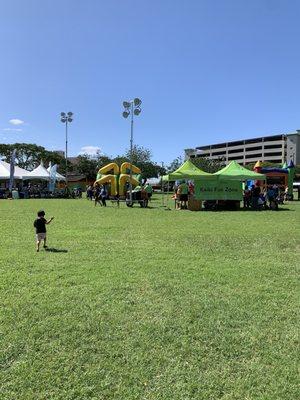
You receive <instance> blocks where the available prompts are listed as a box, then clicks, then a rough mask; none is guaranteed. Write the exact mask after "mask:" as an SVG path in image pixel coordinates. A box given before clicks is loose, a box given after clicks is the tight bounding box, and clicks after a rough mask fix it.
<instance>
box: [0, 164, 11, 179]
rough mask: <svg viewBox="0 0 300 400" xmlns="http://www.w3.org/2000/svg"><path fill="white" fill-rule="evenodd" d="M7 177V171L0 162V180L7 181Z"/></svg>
mask: <svg viewBox="0 0 300 400" xmlns="http://www.w3.org/2000/svg"><path fill="white" fill-rule="evenodd" d="M9 175H10V174H9V171H8V170H7V168H5V166H4V165H3V164H2V161H0V179H9Z"/></svg>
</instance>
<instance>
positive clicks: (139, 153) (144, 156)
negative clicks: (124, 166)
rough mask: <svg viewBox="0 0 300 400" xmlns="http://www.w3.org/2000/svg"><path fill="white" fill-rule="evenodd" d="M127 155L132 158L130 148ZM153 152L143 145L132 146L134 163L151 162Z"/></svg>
mask: <svg viewBox="0 0 300 400" xmlns="http://www.w3.org/2000/svg"><path fill="white" fill-rule="evenodd" d="M125 157H126V158H127V159H128V160H130V149H128V150H126V152H125ZM151 158H152V152H151V150H149V149H146V148H145V147H143V146H138V145H134V146H133V148H132V163H133V164H134V165H137V166H138V164H140V163H147V162H151Z"/></svg>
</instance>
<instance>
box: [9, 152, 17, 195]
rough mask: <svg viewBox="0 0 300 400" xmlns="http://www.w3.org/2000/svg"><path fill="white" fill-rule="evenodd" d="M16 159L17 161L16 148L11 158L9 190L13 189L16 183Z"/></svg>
mask: <svg viewBox="0 0 300 400" xmlns="http://www.w3.org/2000/svg"><path fill="white" fill-rule="evenodd" d="M15 161H16V149H14V151H13V152H12V155H11V160H10V176H9V191H10V192H11V191H12V188H13V185H14V174H15Z"/></svg>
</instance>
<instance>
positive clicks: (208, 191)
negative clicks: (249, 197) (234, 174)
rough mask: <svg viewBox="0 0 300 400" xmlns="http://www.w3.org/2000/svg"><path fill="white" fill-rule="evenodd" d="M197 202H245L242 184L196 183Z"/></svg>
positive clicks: (233, 182) (229, 182) (220, 182)
mask: <svg viewBox="0 0 300 400" xmlns="http://www.w3.org/2000/svg"><path fill="white" fill-rule="evenodd" d="M195 197H196V199H197V200H243V188H242V182H239V181H227V182H226V181H217V180H214V181H202V182H200V181H195Z"/></svg>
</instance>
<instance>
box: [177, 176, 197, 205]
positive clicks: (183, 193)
mask: <svg viewBox="0 0 300 400" xmlns="http://www.w3.org/2000/svg"><path fill="white" fill-rule="evenodd" d="M194 192H195V188H194V185H193V183H192V182H190V183H189V184H188V183H187V182H186V181H182V182H181V183H180V184H179V185H175V186H174V195H173V199H174V200H175V208H176V209H177V210H186V209H187V207H188V206H187V204H188V199H189V195H190V196H191V195H193V194H194Z"/></svg>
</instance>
